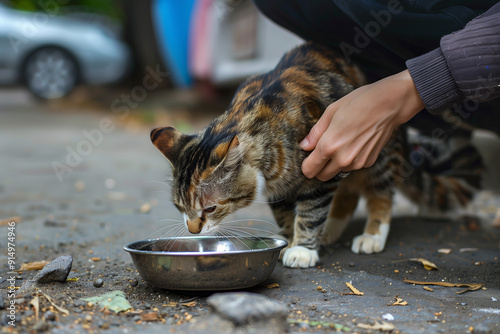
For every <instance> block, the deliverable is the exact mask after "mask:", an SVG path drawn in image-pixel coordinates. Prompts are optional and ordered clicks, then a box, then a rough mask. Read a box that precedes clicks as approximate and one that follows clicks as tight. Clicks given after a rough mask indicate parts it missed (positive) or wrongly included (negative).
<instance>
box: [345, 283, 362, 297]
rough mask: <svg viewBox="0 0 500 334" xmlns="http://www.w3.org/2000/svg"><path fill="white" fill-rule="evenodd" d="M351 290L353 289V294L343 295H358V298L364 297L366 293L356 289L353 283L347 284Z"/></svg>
mask: <svg viewBox="0 0 500 334" xmlns="http://www.w3.org/2000/svg"><path fill="white" fill-rule="evenodd" d="M345 284H346V285H347V287H348V288H349V289H351V291H352V292H349V293H343V295H356V296H363V295H364V294H365V293H364V292H361V291H359V290H358V289H356V288H355V287H354V286H353V285H352V284H351V283H348V282H346V283H345Z"/></svg>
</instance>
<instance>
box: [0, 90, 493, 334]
mask: <svg viewBox="0 0 500 334" xmlns="http://www.w3.org/2000/svg"><path fill="white" fill-rule="evenodd" d="M179 94H180V95H183V96H184V97H183V98H181V99H176V98H174V96H175V94H174V93H168V94H165V95H162V94H157V95H155V96H154V97H153V96H151V99H150V100H148V101H146V102H144V103H143V104H141V105H139V106H138V107H137V109H136V110H131V111H130V113H129V114H126V115H125V114H120V113H117V112H115V111H114V110H112V108H111V107H107V106H108V105H110V104H106V103H108V102H104V103H103V102H102V101H101V102H100V103H98V104H96V103H86V102H85V103H84V102H82V101H80V100H77V101H74V100H70V101H68V102H58V103H48V104H47V103H39V102H38V101H36V100H33V98H32V97H30V96H29V94H27V93H26V92H24V91H23V90H21V89H5V90H1V91H0V247H1V251H2V259H3V260H2V261H1V267H0V287H1V290H2V292H1V294H0V313H1V320H2V327H1V328H2V331H3V332H20V333H24V332H36V331H39V332H52V333H69V332H71V333H74V332H89V331H90V332H95V333H98V332H102V333H140V332H144V331H146V330H147V331H148V332H151V333H164V332H169V331H170V332H177V333H184V332H186V333H187V332H190V333H193V332H194V333H234V332H241V333H259V332H263V333H264V332H266V331H269V328H267V327H265V326H264V327H262V326H263V325H262V324H261V323H257V322H250V323H249V324H247V325H245V326H240V327H238V326H236V327H235V325H234V324H232V323H230V322H228V321H227V320H225V319H223V318H220V317H218V316H216V315H215V314H214V311H213V308H212V307H210V306H209V304H207V301H206V300H207V297H208V296H210V294H211V293H195V292H189V293H188V292H179V291H168V290H161V289H157V288H155V287H153V286H150V285H148V284H147V283H146V282H144V281H143V280H142V279H141V277H140V276H139V274H138V273H137V272H136V270H135V267H134V265H133V263H132V261H131V258H130V256H129V254H128V253H126V252H125V251H124V250H123V246H124V245H125V244H128V243H130V242H133V241H136V240H141V239H145V238H151V237H161V236H164V235H167V236H168V235H173V234H175V233H177V232H178V226H179V225H176V224H178V223H179V222H180V221H181V219H182V218H181V215H180V214H179V213H178V212H177V211H176V210H175V208H174V207H173V206H172V205H171V203H170V201H169V198H170V192H169V191H170V190H169V183H168V181H169V177H170V176H169V168H168V163H167V162H166V160H165V159H164V158H163V157H162V156H161V155H160V154H159V152H158V151H157V149H156V148H155V147H154V146H153V145H152V144H151V142H150V139H149V131H150V130H151V128H152V127H154V126H156V125H168V124H166V122H171V123H173V124H175V125H176V126H177V127H179V128H182V129H184V130H187V131H194V130H196V129H198V128H200V127H201V126H203V125H204V124H205V123H206V122H208V121H209V118H210V117H212V116H213V115H214V114H215V113H213V112H210V113H208V114H207V113H204V111H203V110H204V106H199V109H200V112H199V113H196V112H194V113H193V110H192V109H193V108H196V107H193V102H192V99H191V98H190V95H189V94H188V93H186V92H183V93H179ZM169 99H174V100H175V101H176V103H169V102H168V100H169ZM183 101H184V102H186V101H187V102H186V103H187V104H189V106H188V107H185V106H184V105H183V103H184V102H183ZM221 112H222V110H221ZM189 113H191V114H189ZM145 114H147V115H150V116H151V115H152V116H151V117H149V116H148V117H144V115H145ZM200 115H201V116H200ZM476 140H477V142H479V143H480V144H481V150H482V151H484V152H485V154H486V160H487V163H488V164H489V165H490V166H492V167H493V168H492V169H490V170H489V171H488V174H487V184H488V189H486V190H485V191H483V192H482V193H481V194H479V196H478V198H477V199H476V201H475V202H474V204H473V205H472V206H471V207H470V208H469V209H468V210H467V212H466V214H467V215H466V216H465V215H464V214H463V213H460V214H458V213H455V215H454V217H453V218H447V217H439V218H436V217H434V218H428V217H422V216H419V215H417V214H416V211H415V208H413V207H412V206H411V204H409V203H408V202H407V201H405V200H404V199H403V198H401V197H400V196H399V195H398V197H397V199H396V204H397V205H396V208H395V212H394V222H393V227H392V230H391V234H390V237H389V239H388V242H387V246H386V249H385V250H384V251H383V252H382V253H380V254H373V255H357V254H353V253H352V252H351V251H350V241H351V240H352V238H353V237H354V236H355V235H357V234H359V233H361V230H362V227H363V223H364V221H363V219H364V210H363V208H362V207H360V208H359V210H358V211H357V213H356V217H355V219H354V221H353V223H352V224H351V226H350V227H349V228H348V230H347V231H346V232H345V234H344V236H343V237H342V239H341V240H340V241H339V242H338V243H336V244H334V245H332V246H328V247H324V248H322V249H321V252H320V254H321V263H320V265H318V266H317V267H315V268H310V269H289V268H284V267H283V266H282V265H281V264H278V265H277V266H276V268H275V270H274V272H273V274H272V275H271V277H270V278H269V279H268V280H267V281H266V282H264V283H262V284H260V285H258V286H256V287H253V288H250V289H246V290H245V291H247V292H251V293H255V294H259V295H261V296H265V297H268V298H269V299H271V300H274V301H277V302H279V303H280V304H282V305H284V306H285V307H286V308H287V310H288V316H287V318H286V320H285V323H284V327H283V328H281V327H280V329H276V332H280V331H288V332H291V333H295V332H320V333H321V332H333V331H336V330H338V331H344V332H350V333H356V332H359V333H371V332H379V331H382V332H384V331H385V332H393V333H395V332H400V333H500V260H499V257H500V250H499V243H500V228H495V227H494V226H493V225H494V224H493V221H494V219H495V215H496V214H498V209H499V208H500V200H499V198H500V196H499V195H498V189H497V186H500V184H499V183H498V180H499V178H498V177H499V174H500V172H499V171H498V163H499V162H500V161H499V156H498V153H496V154H495V152H498V150H499V147H500V144H499V143H498V139H497V138H495V137H494V136H491V135H489V134H484V133H483V134H480V135H478V136H477V138H476ZM495 167H496V170H495ZM233 219H234V220H243V221H244V220H252V221H256V222H258V221H261V220H262V221H267V222H269V224H268V223H263V224H262V226H260V228H262V229H266V230H269V231H270V232H269V233H264V232H256V233H258V234H260V233H263V234H264V235H266V234H272V233H273V231H275V228H274V227H273V225H272V224H274V221H273V218H272V215H271V212H270V210H269V208H268V207H267V206H266V204H262V203H255V204H253V205H252V206H251V207H250V208H248V209H244V210H241V211H240V212H238V213H237V214H236V215H235V216H234V217H233ZM9 223H10V224H9ZM9 232H11V234H9ZM9 246H10V247H11V248H9ZM60 255H71V256H72V257H73V266H72V269H71V272H70V274H69V280H68V281H66V282H63V283H59V282H56V283H50V284H46V285H43V286H41V287H39V288H38V290H23V289H17V287H20V286H22V285H23V283H25V282H26V281H28V280H29V279H31V278H33V277H34V276H35V275H36V273H37V270H24V271H22V272H16V274H15V282H14V283H15V284H14V285H15V287H16V289H13V290H12V291H11V290H10V289H9V287H10V286H11V281H9V278H10V277H11V276H12V270H11V268H10V265H14V267H15V268H14V269H19V268H20V267H21V265H22V264H23V263H32V262H35V261H51V260H53V259H55V258H56V257H58V256H60ZM9 259H10V260H11V261H10V262H9V261H8V260H9ZM422 259H425V260H427V261H430V262H432V263H434V264H435V265H436V266H437V269H426V268H425V267H424V265H423V263H422ZM98 279H100V280H101V282H98V283H96V280H98ZM408 280H410V281H418V282H421V283H422V285H420V284H413V283H409V282H408ZM346 283H349V284H351V286H352V287H354V288H356V289H357V290H358V291H359V292H360V293H359V294H358V295H357V294H354V292H353V290H351V289H350V288H349V287H348V284H346ZM434 283H437V285H436V284H434ZM443 283H445V284H444V285H446V284H448V285H449V283H453V284H457V285H462V286H456V287H453V286H443ZM115 290H120V291H123V292H124V293H125V295H126V298H127V299H128V301H129V302H130V304H131V306H132V310H129V311H127V312H122V313H119V314H114V313H112V312H111V313H110V312H109V311H108V310H106V309H103V308H100V307H96V306H95V305H93V306H92V305H88V303H86V302H83V301H82V298H85V297H91V296H99V295H102V294H103V293H105V292H109V291H115ZM464 290H468V291H465V292H463V291H464ZM41 293H43V294H45V295H46V296H48V297H49V298H51V300H52V302H50V301H49V298H47V297H45V296H44V295H43V294H41ZM361 293H362V294H361ZM35 299H36V300H35ZM11 302H12V303H14V304H15V312H14V313H15V316H14V318H15V322H14V323H9V317H8V316H9V315H10V314H11V313H10V310H9V306H10V305H11ZM2 305H3V307H2ZM35 305H38V306H35ZM54 305H55V306H54ZM37 307H38V309H37ZM61 308H62V309H63V310H65V311H66V312H64V311H62V310H61ZM37 316H38V318H37ZM10 321H12V320H10ZM12 324H15V325H16V326H13V325H12Z"/></svg>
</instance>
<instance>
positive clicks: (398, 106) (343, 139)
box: [300, 70, 424, 181]
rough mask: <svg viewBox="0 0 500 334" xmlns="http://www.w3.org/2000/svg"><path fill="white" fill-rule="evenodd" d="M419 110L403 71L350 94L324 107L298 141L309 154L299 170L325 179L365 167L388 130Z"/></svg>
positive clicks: (419, 103) (417, 97) (416, 96)
mask: <svg viewBox="0 0 500 334" xmlns="http://www.w3.org/2000/svg"><path fill="white" fill-rule="evenodd" d="M423 108H424V103H423V102H422V99H421V98H420V95H419V94H418V92H417V89H416V88H415V85H414V83H413V80H412V78H411V76H410V73H409V72H408V70H405V71H403V72H400V73H397V74H395V75H392V76H390V77H387V78H384V79H382V80H380V81H377V82H375V83H373V84H370V85H366V86H363V87H360V88H358V89H356V90H354V91H352V92H351V93H349V94H348V95H346V96H344V97H343V98H341V99H339V100H337V101H335V102H334V103H332V104H331V105H329V106H328V108H326V111H325V113H324V114H323V115H322V116H321V118H320V119H319V120H318V122H317V123H316V125H314V127H313V128H312V129H311V131H310V132H309V134H308V135H307V137H306V138H304V140H302V142H301V143H300V146H301V147H302V149H303V150H305V151H312V152H311V154H310V155H309V156H308V157H307V158H306V159H305V160H304V161H303V163H302V172H303V173H304V175H305V176H306V177H308V178H313V177H316V178H318V179H319V180H321V181H327V180H329V179H331V178H332V177H334V176H335V175H337V174H338V173H339V172H341V171H343V172H347V171H353V170H357V169H361V168H364V167H370V166H371V165H373V164H374V163H375V161H376V160H377V157H378V155H379V153H380V151H381V150H382V148H383V146H384V145H385V144H386V143H387V141H388V140H389V138H390V136H391V134H392V132H393V131H394V129H395V128H396V127H398V126H399V125H401V124H403V123H405V122H407V121H409V120H410V119H411V118H412V117H413V116H415V115H416V114H417V113H418V112H419V111H420V110H422V109H423Z"/></svg>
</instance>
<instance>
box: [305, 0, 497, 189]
mask: <svg viewBox="0 0 500 334" xmlns="http://www.w3.org/2000/svg"><path fill="white" fill-rule="evenodd" d="M499 12H500V4H497V5H495V6H493V7H492V8H491V9H490V10H488V11H487V12H486V13H485V14H483V15H481V16H480V17H478V18H476V19H474V20H472V21H471V22H470V23H469V24H468V25H467V26H466V27H465V28H464V29H462V30H460V31H458V32H456V33H453V34H450V35H446V36H445V37H443V38H442V40H441V47H440V48H438V49H436V50H433V51H431V52H429V53H427V54H424V55H422V56H420V57H417V58H414V59H412V60H409V61H408V62H407V67H408V70H406V71H403V72H400V73H398V74H396V75H393V76H390V77H387V78H385V79H382V80H380V81H378V82H376V83H374V84H371V85H367V86H364V87H361V88H358V89H356V90H355V91H353V92H351V93H350V94H348V95H346V96H345V97H344V98H342V99H340V100H338V101H336V102H335V103H333V104H331V105H330V106H329V107H328V108H327V109H326V111H325V113H324V114H323V116H322V117H321V118H320V120H319V121H318V123H317V124H316V125H315V126H314V127H313V129H312V130H311V132H310V133H309V135H308V136H307V137H306V138H305V140H304V141H303V142H302V143H301V147H302V148H303V149H304V150H306V151H312V152H311V154H310V155H309V157H308V158H306V159H305V160H304V162H303V164H302V172H303V173H304V175H305V176H307V177H309V178H312V177H317V178H318V179H320V180H328V179H330V178H332V177H334V176H335V175H336V174H337V173H339V172H340V171H344V172H345V171H351V170H356V169H360V168H364V167H369V166H371V165H372V164H373V163H374V162H375V160H376V158H377V156H378V154H379V153H380V150H381V149H382V147H383V146H384V145H385V143H386V142H387V140H388V139H389V137H390V134H391V133H392V131H393V130H394V129H395V128H396V127H397V126H399V125H400V124H402V123H404V122H406V121H408V120H409V119H411V118H412V117H413V116H414V115H415V114H416V113H418V112H419V111H420V110H421V109H423V108H424V106H425V107H426V108H427V110H428V111H430V112H440V111H442V110H444V109H446V108H450V107H452V106H453V105H455V104H456V103H459V102H462V101H463V100H464V99H472V100H477V101H479V102H482V101H487V100H491V99H494V98H498V97H500V41H499V37H500V34H499V32H500V14H499ZM410 74H411V76H410ZM410 83H411V84H410Z"/></svg>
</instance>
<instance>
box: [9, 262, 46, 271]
mask: <svg viewBox="0 0 500 334" xmlns="http://www.w3.org/2000/svg"><path fill="white" fill-rule="evenodd" d="M49 262H50V261H35V262H28V263H23V264H21V268H20V269H19V270H16V271H25V270H42V269H43V267H45V265H46V264H47V263H49Z"/></svg>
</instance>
